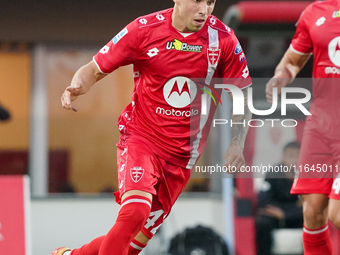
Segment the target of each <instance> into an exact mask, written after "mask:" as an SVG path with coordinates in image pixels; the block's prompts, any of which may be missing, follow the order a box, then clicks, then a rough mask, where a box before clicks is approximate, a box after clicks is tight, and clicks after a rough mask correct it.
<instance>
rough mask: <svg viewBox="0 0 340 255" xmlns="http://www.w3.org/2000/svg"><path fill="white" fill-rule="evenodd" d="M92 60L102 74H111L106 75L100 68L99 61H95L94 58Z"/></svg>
mask: <svg viewBox="0 0 340 255" xmlns="http://www.w3.org/2000/svg"><path fill="white" fill-rule="evenodd" d="M92 60H93V62H94V63H95V64H96V66H97V68H98V70H99V71H100V72H101V73H102V74H109V73H104V72H103V71H102V69H100V67H99V65H98V63H97V61H96V60H95V59H94V57H92Z"/></svg>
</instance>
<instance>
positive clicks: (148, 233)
mask: <svg viewBox="0 0 340 255" xmlns="http://www.w3.org/2000/svg"><path fill="white" fill-rule="evenodd" d="M174 4H175V5H174V8H171V9H167V10H163V11H160V12H156V13H152V14H149V15H146V16H143V17H139V18H137V19H136V20H134V21H133V22H131V23H130V24H129V25H127V26H126V27H125V28H124V29H123V30H121V31H120V32H119V33H118V34H117V35H116V36H115V37H114V38H113V39H112V40H111V41H110V42H108V43H107V44H106V45H105V46H104V47H103V48H102V49H101V50H100V51H99V52H98V53H97V54H96V55H95V56H94V57H93V60H92V61H91V62H90V63H88V64H86V65H84V66H83V67H81V68H80V69H79V70H78V71H77V72H76V73H75V75H74V77H73V79H72V81H71V85H70V86H69V87H67V88H66V89H65V91H64V93H63V95H62V98H61V101H62V106H63V107H64V108H66V109H69V110H72V109H73V110H75V108H74V107H73V105H72V101H74V100H75V99H76V98H77V97H78V96H79V95H82V94H85V93H86V92H88V91H89V90H90V88H91V87H92V86H93V85H94V84H95V83H96V82H97V81H98V80H100V79H102V78H103V77H105V76H106V75H107V74H109V73H111V72H113V71H114V70H115V69H117V68H118V67H120V66H123V65H128V64H133V68H134V82H135V87H134V91H133V94H132V102H131V103H130V104H129V105H128V106H127V107H126V108H125V109H124V110H123V112H122V114H121V115H120V118H119V120H118V128H119V130H120V133H121V136H120V141H119V143H118V144H117V147H118V150H117V164H118V184H119V191H118V192H116V193H115V196H116V200H117V202H118V203H119V204H120V205H121V208H120V211H119V214H118V217H117V221H116V223H115V225H114V226H113V227H112V229H111V230H110V231H109V232H108V233H107V235H105V236H102V237H99V238H97V239H95V240H93V241H92V242H90V243H89V244H86V245H84V246H83V247H81V248H79V249H74V250H72V251H71V250H70V249H67V248H58V249H57V250H55V251H54V253H53V254H56V255H62V254H63V255H67V254H71V255H97V254H99V255H106V254H115V255H127V254H129V255H134V254H139V253H140V252H141V250H142V249H143V248H144V247H145V246H146V244H147V242H148V241H149V240H150V239H151V238H152V236H153V235H154V234H155V232H156V231H157V229H158V228H159V227H160V225H161V224H162V222H163V220H164V219H165V218H166V217H167V216H168V214H169V213H170V210H171V207H172V205H173V204H174V203H175V201H176V199H177V197H178V196H179V194H180V193H181V192H182V190H183V188H184V187H185V185H186V183H187V181H188V179H189V177H190V169H191V168H192V167H193V165H194V164H195V163H196V161H197V159H198V157H199V155H200V154H201V153H202V150H203V147H204V145H205V143H206V139H207V135H208V132H209V129H210V124H211V122H212V117H211V116H212V115H213V114H211V113H213V112H214V111H215V109H216V105H215V104H214V103H213V101H212V100H213V99H210V97H209V100H208V101H207V104H206V106H207V112H209V114H208V115H204V114H201V103H202V102H201V95H202V93H204V92H203V91H204V90H210V89H211V88H213V85H214V84H212V81H213V79H215V78H221V79H225V80H226V79H228V81H229V79H231V78H232V79H233V80H234V82H235V83H234V84H233V85H235V86H238V87H239V88H241V89H243V88H246V87H248V86H250V85H251V78H250V77H249V71H248V67H247V62H246V59H245V56H244V53H243V50H242V48H241V46H240V44H239V42H238V40H237V38H236V36H235V35H234V32H233V31H232V30H231V29H230V28H229V27H227V26H226V25H225V24H223V23H222V22H221V21H219V20H218V19H217V18H216V17H215V16H213V15H211V13H212V11H213V9H214V6H215V0H200V1H197V0H174ZM195 78H200V79H202V81H203V82H200V83H201V85H202V83H203V86H204V87H205V88H204V90H203V89H198V88H200V87H199V86H200V84H198V83H199V82H198V81H196V80H195ZM229 84H230V83H229ZM242 91H243V95H244V99H245V102H247V90H246V89H243V90H242ZM245 108H246V109H245V114H244V115H233V117H232V121H233V122H234V123H235V122H237V123H240V122H241V123H242V122H243V121H246V122H247V120H249V119H250V118H251V113H250V112H249V110H248V108H247V107H245ZM247 130H248V128H247V126H246V125H242V124H241V125H234V126H233V127H232V134H231V135H232V141H231V143H230V145H229V147H228V149H227V151H226V153H225V160H226V164H227V165H230V166H233V167H235V168H236V169H238V168H240V167H241V166H242V165H244V157H243V147H244V142H245V137H246V133H247Z"/></svg>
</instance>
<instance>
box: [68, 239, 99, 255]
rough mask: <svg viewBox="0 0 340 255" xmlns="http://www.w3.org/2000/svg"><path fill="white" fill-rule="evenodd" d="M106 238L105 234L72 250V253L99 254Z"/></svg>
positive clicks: (83, 254)
mask: <svg viewBox="0 0 340 255" xmlns="http://www.w3.org/2000/svg"><path fill="white" fill-rule="evenodd" d="M104 238H105V236H100V237H98V238H96V239H94V240H93V241H91V242H90V243H88V244H85V245H83V246H82V247H81V248H79V249H74V250H72V251H71V255H98V252H99V248H100V246H101V244H102V242H103V240H104Z"/></svg>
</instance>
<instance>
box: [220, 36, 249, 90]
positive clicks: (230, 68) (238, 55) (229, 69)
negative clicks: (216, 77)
mask: <svg viewBox="0 0 340 255" xmlns="http://www.w3.org/2000/svg"><path fill="white" fill-rule="evenodd" d="M222 45H223V53H222V63H221V64H222V65H221V68H222V77H223V82H224V83H225V84H232V85H235V86H237V87H238V88H241V89H242V88H245V87H248V86H250V85H251V83H252V81H251V78H250V75H249V69H248V66H247V59H246V56H245V53H244V51H243V49H242V46H241V44H240V42H239V41H238V39H237V37H236V36H235V34H234V33H231V34H229V36H228V37H226V38H225V39H224V40H223V44H222Z"/></svg>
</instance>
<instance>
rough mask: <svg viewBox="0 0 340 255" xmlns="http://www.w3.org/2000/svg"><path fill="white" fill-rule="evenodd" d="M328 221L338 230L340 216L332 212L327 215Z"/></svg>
mask: <svg viewBox="0 0 340 255" xmlns="http://www.w3.org/2000/svg"><path fill="white" fill-rule="evenodd" d="M329 220H330V221H331V222H332V223H333V224H334V226H335V227H336V228H337V229H338V230H340V215H339V212H332V213H330V214H329Z"/></svg>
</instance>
